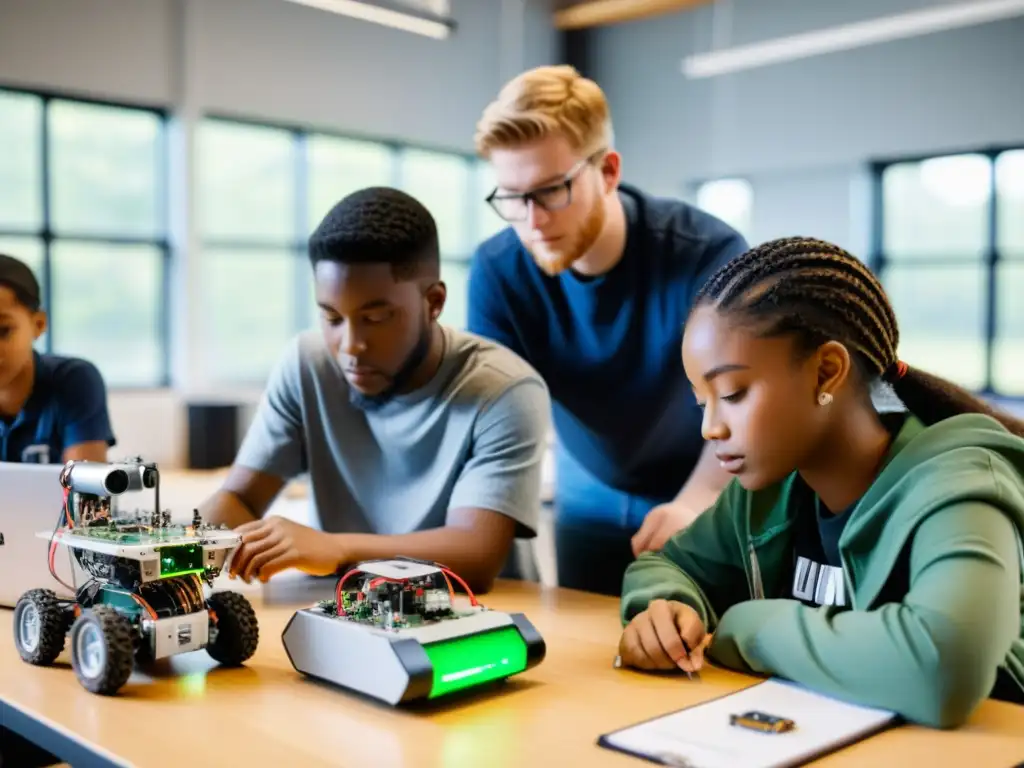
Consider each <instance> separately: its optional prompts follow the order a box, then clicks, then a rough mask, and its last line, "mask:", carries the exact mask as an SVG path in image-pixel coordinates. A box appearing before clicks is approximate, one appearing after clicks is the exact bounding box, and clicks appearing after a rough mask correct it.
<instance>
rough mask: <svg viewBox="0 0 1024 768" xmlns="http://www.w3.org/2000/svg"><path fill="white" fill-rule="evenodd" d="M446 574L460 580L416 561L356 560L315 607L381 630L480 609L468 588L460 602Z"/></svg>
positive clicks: (452, 617) (442, 619) (448, 618)
mask: <svg viewBox="0 0 1024 768" xmlns="http://www.w3.org/2000/svg"><path fill="white" fill-rule="evenodd" d="M452 579H455V580H456V581H460V582H461V579H459V577H458V576H456V575H455V574H454V573H452V572H451V571H450V570H448V569H447V568H443V567H439V566H435V565H433V564H427V563H420V562H416V561H407V560H403V559H395V560H382V561H375V562H370V563H361V564H360V567H359V568H358V569H355V570H352V571H349V573H347V574H346V575H345V576H343V577H342V578H341V579H340V580H339V582H338V587H337V590H336V593H335V598H334V599H333V600H321V601H320V602H318V603H317V604H316V606H315V609H316V610H317V611H319V612H321V613H323V614H325V615H327V616H331V617H334V618H337V619H340V620H343V621H347V622H351V623H353V624H362V625H365V626H370V627H375V628H377V629H384V630H400V629H412V628H416V627H423V626H428V625H431V624H437V623H439V622H446V621H451V620H455V619H462V618H466V617H468V616H475V615H476V614H478V613H480V612H481V611H484V610H486V608H483V607H482V606H480V605H479V604H478V603H477V602H476V598H475V597H473V596H472V593H471V592H470V593H469V594H470V606H469V607H468V608H462V607H460V606H459V605H458V604H457V602H456V597H455V590H454V588H453V585H452ZM467 591H468V590H467ZM339 602H340V608H339Z"/></svg>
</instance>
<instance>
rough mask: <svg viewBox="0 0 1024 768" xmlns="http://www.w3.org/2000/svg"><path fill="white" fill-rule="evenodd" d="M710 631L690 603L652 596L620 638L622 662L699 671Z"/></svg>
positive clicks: (647, 667) (654, 667)
mask: <svg viewBox="0 0 1024 768" xmlns="http://www.w3.org/2000/svg"><path fill="white" fill-rule="evenodd" d="M710 643H711V635H709V634H707V632H706V630H705V629H704V622H702V621H701V619H700V616H699V615H698V614H697V612H696V611H695V610H693V608H691V607H690V606H688V605H686V604H684V603H679V602H676V601H674V600H652V601H651V602H650V604H649V605H648V606H647V610H646V611H643V612H642V613H638V614H637V615H636V616H634V617H633V620H632V621H630V622H629V624H627V625H626V629H625V630H624V631H623V632H622V637H621V638H620V639H619V657H620V659H621V660H622V663H623V665H625V666H630V667H636V668H637V669H662V670H667V669H681V670H683V671H684V672H689V673H694V672H699V671H700V668H701V667H702V666H704V649H705V648H706V647H707V646H708V645H709V644H710Z"/></svg>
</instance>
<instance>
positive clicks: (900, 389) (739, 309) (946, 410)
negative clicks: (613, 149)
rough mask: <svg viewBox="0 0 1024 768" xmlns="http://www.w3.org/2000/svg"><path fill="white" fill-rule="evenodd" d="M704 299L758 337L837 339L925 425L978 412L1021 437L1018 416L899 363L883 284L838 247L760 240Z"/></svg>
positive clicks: (808, 342)
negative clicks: (886, 384) (1015, 416)
mask: <svg viewBox="0 0 1024 768" xmlns="http://www.w3.org/2000/svg"><path fill="white" fill-rule="evenodd" d="M705 304H710V305H712V306H714V307H715V309H716V310H717V311H718V312H721V313H722V314H724V315H726V316H730V317H735V318H737V319H739V320H741V321H745V322H746V323H748V324H751V325H753V327H754V328H755V329H756V331H757V332H758V333H759V334H760V335H762V336H791V337H792V338H793V339H794V340H795V341H796V342H797V343H798V344H799V345H800V347H802V348H803V349H804V350H806V351H808V352H810V351H813V350H814V349H816V348H817V347H818V346H820V345H821V344H824V343H825V342H827V341H830V340H834V341H838V342H840V343H842V344H843V345H845V346H846V348H847V349H849V350H850V354H851V356H852V358H853V360H854V364H855V366H856V367H857V370H858V373H859V374H860V375H861V378H862V380H863V381H864V382H865V383H870V382H871V381H873V380H875V379H882V380H884V381H887V382H889V383H890V384H891V386H892V388H893V391H894V392H895V393H896V395H897V397H899V398H900V400H902V401H903V404H904V405H905V406H906V407H907V409H908V410H909V411H910V412H911V413H913V414H914V415H915V416H917V417H918V418H919V419H920V420H921V421H922V422H924V423H925V424H929V425H930V424H934V423H936V422H938V421H941V420H943V419H946V418H949V417H950V416H956V415H957V414H961V413H983V414H986V415H988V416H991V417H993V418H995V419H996V420H997V421H999V422H1001V423H1002V424H1003V426H1004V427H1006V428H1007V429H1008V430H1009V431H1010V432H1013V433H1014V434H1016V435H1020V436H1024V422H1021V421H1020V420H1018V419H1016V418H1014V417H1012V416H1010V415H1009V414H1007V413H1004V412H1002V411H1000V410H999V409H996V408H993V407H991V406H989V405H988V404H987V403H985V402H984V401H982V400H980V399H979V398H977V397H975V396H974V395H972V394H971V393H970V392H968V391H967V390H965V389H963V388H961V387H958V386H957V385H956V384H953V383H952V382H950V381H947V380H946V379H943V378H940V377H938V376H935V375H934V374H931V373H928V372H926V371H922V370H920V369H918V368H910V367H908V366H906V365H905V364H904V363H902V361H900V359H899V357H898V355H897V347H898V346H899V340H900V333H899V326H898V325H897V323H896V313H895V312H894V311H893V308H892V305H891V304H890V302H889V298H888V296H887V295H886V292H885V289H884V288H883V287H882V284H881V282H880V281H879V280H878V278H877V277H876V276H875V274H874V273H873V272H872V271H871V270H870V269H869V268H868V267H867V265H865V264H864V263H863V262H862V261H860V260H859V259H857V258H856V257H855V256H852V255H851V254H849V253H847V252H846V251H845V250H843V249H842V248H840V247H839V246H837V245H833V244H832V243H827V242H823V241H821V240H816V239H814V238H809V237H788V238H782V239H779V240H772V241H769V242H767V243H764V244H763V245H760V246H758V247H757V248H753V249H751V250H749V251H747V252H746V253H744V254H743V255H741V256H738V257H737V258H735V259H734V260H733V261H731V262H729V263H728V264H726V265H725V266H723V267H722V268H721V269H719V271H718V272H717V273H715V274H714V275H712V277H711V278H710V279H709V280H708V282H707V283H706V284H705V285H704V287H703V288H702V289H701V290H700V291H699V292H698V294H697V298H696V300H695V301H694V305H693V306H694V309H696V308H697V307H699V306H702V305H705Z"/></svg>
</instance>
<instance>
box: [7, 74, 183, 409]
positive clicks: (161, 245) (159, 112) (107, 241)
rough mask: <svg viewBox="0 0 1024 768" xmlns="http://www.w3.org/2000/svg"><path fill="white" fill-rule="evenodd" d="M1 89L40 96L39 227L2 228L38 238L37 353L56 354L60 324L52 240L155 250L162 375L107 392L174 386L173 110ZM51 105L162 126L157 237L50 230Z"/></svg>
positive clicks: (113, 385)
mask: <svg viewBox="0 0 1024 768" xmlns="http://www.w3.org/2000/svg"><path fill="white" fill-rule="evenodd" d="M0 91H5V92H8V93H17V94H22V95H24V96H31V97H35V98H38V99H39V100H40V102H41V109H40V112H39V126H38V130H39V155H38V157H37V158H36V161H37V162H38V164H39V166H38V167H39V172H40V184H39V190H38V194H39V195H40V198H41V199H40V201H39V202H40V224H41V226H40V228H39V229H20V230H19V229H12V228H8V227H0V237H23V238H32V239H38V240H39V241H40V242H41V244H42V248H43V266H42V271H43V274H42V275H41V276H40V277H41V278H42V283H43V286H42V287H43V290H42V299H43V309H44V310H46V314H47V325H48V328H47V332H46V344H45V345H44V348H43V349H42V350H40V351H41V352H42V353H43V354H54V349H53V337H54V328H57V329H58V331H59V324H57V323H55V322H54V316H55V313H54V306H53V246H54V243H55V242H61V241H65V242H66V241H74V242H80V243H88V244H91V245H144V246H151V247H155V248H156V249H157V250H158V251H159V252H160V264H159V272H160V275H161V285H160V299H159V300H160V307H159V309H158V314H157V317H158V326H157V327H158V335H157V340H158V343H159V344H160V351H159V361H160V374H159V375H158V376H157V378H156V379H155V380H154V381H153V382H152V383H151V384H118V383H117V382H116V381H109V380H108V381H106V382H105V383H106V386H107V390H108V391H110V392H124V393H130V392H140V391H145V392H148V391H152V390H159V389H167V388H169V387H170V386H171V383H172V373H171V365H172V350H171V308H172V301H173V297H172V295H171V290H172V288H171V283H172V276H173V272H172V269H173V264H172V258H173V248H172V245H171V235H170V190H169V178H170V177H169V171H170V143H169V130H168V129H169V122H170V119H171V111H170V110H169V109H167V108H166V107H163V106H160V105H156V104H152V103H145V102H129V101H115V100H112V99H105V98H101V97H97V96H89V95H83V94H80V93H76V92H74V91H64V90H52V89H41V88H25V87H19V86H16V85H9V84H7V83H4V82H2V81H0ZM55 101H64V102H74V103H79V104H89V105H93V106H99V107H110V108H114V109H130V110H136V111H139V112H148V113H150V114H152V115H154V116H155V117H156V118H157V119H158V120H159V123H160V146H159V150H160V151H159V152H158V153H157V155H158V157H157V173H158V174H159V176H158V182H157V185H156V200H157V212H158V216H159V217H160V218H159V224H160V235H159V236H158V237H155V238H148V237H135V236H131V235H127V236H112V235H97V234H92V233H82V232H77V233H76V232H74V231H72V230H69V231H65V232H63V233H62V234H60V235H58V234H56V231H55V229H54V226H53V205H52V191H53V186H54V185H53V184H52V183H51V179H50V169H51V146H50V119H49V114H50V105H51V104H52V103H53V102H55Z"/></svg>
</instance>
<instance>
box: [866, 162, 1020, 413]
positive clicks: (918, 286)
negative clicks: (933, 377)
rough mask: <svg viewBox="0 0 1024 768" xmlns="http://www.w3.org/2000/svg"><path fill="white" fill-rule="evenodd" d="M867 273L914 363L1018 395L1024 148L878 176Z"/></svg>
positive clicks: (886, 169) (901, 166)
mask: <svg viewBox="0 0 1024 768" xmlns="http://www.w3.org/2000/svg"><path fill="white" fill-rule="evenodd" d="M876 178H877V185H878V195H879V203H880V205H879V210H878V215H879V219H880V221H879V227H878V237H877V248H876V253H875V254H874V257H873V266H874V268H875V269H876V271H877V272H878V274H879V275H880V277H881V279H882V281H883V283H884V284H885V286H886V290H887V291H888V292H889V294H890V298H891V300H892V302H893V306H894V308H895V310H896V315H897V318H898V320H899V324H900V354H901V356H903V357H904V358H905V359H906V360H907V362H908V363H910V364H911V365H919V366H920V367H921V368H923V369H925V370H928V371H931V372H932V373H935V374H937V375H939V376H942V377H944V378H948V379H950V380H952V381H955V382H956V383H958V384H960V385H962V386H964V387H967V388H969V389H972V390H976V391H982V392H991V393H997V394H1000V395H1008V396H1020V395H1024V308H1021V307H1020V306H1019V302H1018V301H1016V300H1015V297H1016V296H1019V294H1020V293H1021V290H1022V289H1024V269H1022V267H1024V224H1022V218H1024V150H1005V151H993V152H977V153H965V154H957V155H947V156H943V157H932V158H925V159H920V160H908V161H900V162H895V163H889V164H886V165H883V166H879V167H878V168H877V175H876Z"/></svg>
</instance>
